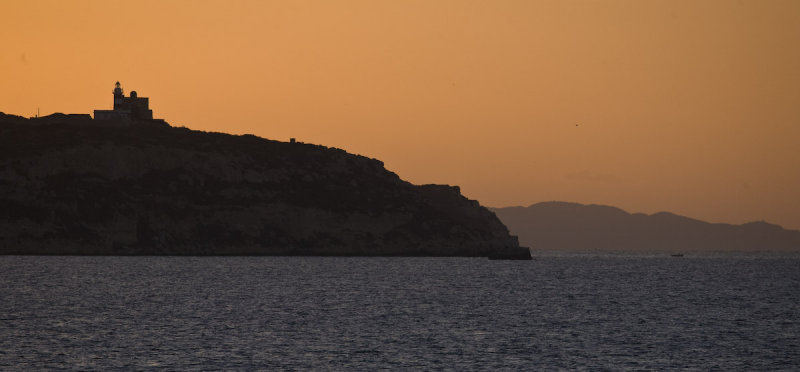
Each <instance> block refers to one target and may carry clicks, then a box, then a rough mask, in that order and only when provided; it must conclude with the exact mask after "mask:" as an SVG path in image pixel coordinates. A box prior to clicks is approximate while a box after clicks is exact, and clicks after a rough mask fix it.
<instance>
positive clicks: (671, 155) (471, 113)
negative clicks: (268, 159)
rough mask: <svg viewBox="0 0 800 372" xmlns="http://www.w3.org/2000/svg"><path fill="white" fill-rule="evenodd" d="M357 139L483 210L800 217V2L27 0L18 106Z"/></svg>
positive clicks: (21, 17)
mask: <svg viewBox="0 0 800 372" xmlns="http://www.w3.org/2000/svg"><path fill="white" fill-rule="evenodd" d="M117 80H119V81H120V82H122V84H123V88H125V90H126V92H127V91H130V90H136V91H138V93H139V95H140V96H146V97H150V102H151V108H152V109H153V111H154V114H155V116H156V117H160V118H165V119H166V120H167V121H169V122H170V123H171V124H173V125H185V126H188V127H190V128H193V129H199V130H211V131H220V132H229V133H252V134H256V135H259V136H262V137H266V138H271V139H278V140H288V138H289V137H297V139H298V140H299V141H304V142H310V143H317V144H324V145H327V146H331V147H340V148H343V149H346V150H348V151H350V152H354V153H358V154H362V155H367V156H370V157H375V158H379V159H381V160H383V161H384V162H385V164H386V166H387V168H388V169H390V170H392V171H394V172H396V173H398V174H399V175H400V176H401V177H403V178H404V179H406V180H409V181H411V182H414V183H447V184H456V185H460V186H461V188H462V192H463V193H464V194H465V195H466V196H468V197H470V198H473V199H478V200H479V201H480V202H481V203H482V204H483V205H488V206H508V205H528V204H531V203H535V202H539V201H547V200H564V201H574V202H582V203H599V204H609V205H614V206H618V207H621V208H623V209H626V210H628V211H631V212H647V213H652V212H656V211H661V210H667V211H672V212H675V213H678V214H683V215H687V216H690V217H695V218H700V219H704V220H708V221H712V222H732V223H742V222H746V221H752V220H767V221H769V222H773V223H778V224H781V225H784V226H785V227H789V228H794V229H800V192H799V191H798V190H800V1H796V0H788V1H770V0H752V1H735V0H723V1H713V0H703V1H697V0H668V1H656V0H648V1H641V0H630V1H611V0H604V1H588V0H586V1H572V0H553V1H536V0H521V1H502V0H487V1H469V0H455V1H448V0H436V1H430V0H420V1H416V0H403V1H381V0H377V1H376V0H364V1H345V0H337V1H327V0H322V1H266V0H263V1H262V0H256V1H232V0H225V1H202V0H191V1H169V0H158V1H125V2H123V1H108V0H97V1H62V0H55V1H35V0H34V1H31V0H25V1H11V0H3V1H2V3H0V111H3V112H6V113H12V114H18V115H23V116H32V115H34V114H35V113H36V109H37V107H39V108H40V109H41V113H42V115H45V114H50V113H53V112H65V113H88V112H91V110H93V109H97V108H99V109H108V108H110V107H111V103H112V95H111V89H112V88H113V84H114V82H115V81H117Z"/></svg>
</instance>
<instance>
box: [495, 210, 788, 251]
mask: <svg viewBox="0 0 800 372" xmlns="http://www.w3.org/2000/svg"><path fill="white" fill-rule="evenodd" d="M490 209H491V210H492V211H494V212H495V213H496V214H497V216H498V217H499V218H500V220H501V221H503V223H505V224H506V226H508V228H509V229H510V230H511V233H512V234H515V235H518V236H519V238H520V242H521V244H523V245H527V246H530V247H531V248H533V249H543V250H567V251H662V252H692V251H706V252H710V251H800V231H795V230H785V229H783V228H781V227H780V226H778V225H773V224H769V223H766V222H751V223H746V224H743V225H730V224H721V223H708V222H704V221H700V220H696V219H692V218H688V217H683V216H678V215H675V214H672V213H667V212H660V213H655V214H652V215H647V214H642V213H634V214H631V213H628V212H625V211H623V210H621V209H619V208H615V207H609V206H603V205H583V204H577V203H566V202H544V203H538V204H533V205H531V206H529V207H507V208H490Z"/></svg>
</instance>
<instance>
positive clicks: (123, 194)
mask: <svg viewBox="0 0 800 372" xmlns="http://www.w3.org/2000/svg"><path fill="white" fill-rule="evenodd" d="M35 124H40V125H35ZM0 253H2V254H104V255H105V254H111V255H130V254H153V255H242V254H247V255H367V256H372V255H420V256H501V257H522V258H529V257H530V254H529V252H528V250H527V249H526V248H520V247H519V245H518V243H517V239H516V237H513V236H510V235H509V233H508V229H506V227H505V226H504V225H503V224H502V223H501V222H500V221H499V220H498V219H497V217H496V216H495V215H494V214H493V213H492V212H490V211H489V210H487V209H486V208H483V207H481V206H480V205H478V203H477V202H475V201H472V200H468V199H466V198H464V197H463V196H461V194H460V193H459V190H458V188H457V187H450V186H441V185H424V186H414V185H411V184H409V183H408V182H405V181H403V180H401V179H400V178H399V177H398V176H397V175H395V174H394V173H392V172H389V171H387V170H386V169H384V168H383V163H381V162H380V161H378V160H375V159H369V158H366V157H362V156H357V155H352V154H348V153H346V152H345V151H342V150H338V149H331V148H326V147H323V146H316V145H309V144H301V143H284V142H276V141H270V140H265V139H262V138H258V137H255V136H250V135H245V136H232V135H227V134H220V133H205V132H197V131H191V130H189V129H185V128H173V127H170V126H168V125H167V124H166V123H163V122H161V123H158V122H140V123H133V124H131V125H98V124H97V123H96V122H93V121H92V120H89V119H86V118H83V117H69V116H64V115H61V116H52V117H48V118H40V119H23V118H19V117H12V116H8V115H0Z"/></svg>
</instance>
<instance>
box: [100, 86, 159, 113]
mask: <svg viewBox="0 0 800 372" xmlns="http://www.w3.org/2000/svg"><path fill="white" fill-rule="evenodd" d="M113 93H114V109H113V110H94V119H95V120H153V110H151V109H150V100H149V99H148V98H147V97H139V96H138V95H137V94H136V91H133V90H132V91H131V95H130V97H125V94H124V93H123V92H122V87H121V86H120V85H119V81H118V82H117V83H116V84H115V85H114V92H113Z"/></svg>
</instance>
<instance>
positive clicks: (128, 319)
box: [0, 253, 800, 371]
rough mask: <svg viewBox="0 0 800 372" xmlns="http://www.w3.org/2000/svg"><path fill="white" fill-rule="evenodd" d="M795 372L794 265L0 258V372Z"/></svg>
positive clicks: (656, 258) (749, 261) (660, 258)
mask: <svg viewBox="0 0 800 372" xmlns="http://www.w3.org/2000/svg"><path fill="white" fill-rule="evenodd" d="M384 369H389V370H457V371H461V370H592V371H594V370H613V371H620V370H702V371H707V370H718V371H754V370H756V371H767V370H800V256H798V255H725V254H717V255H700V256H695V255H691V254H687V255H685V256H683V257H671V256H669V255H666V254H665V255H633V254H558V253H550V254H534V260H533V261H490V260H487V259H483V258H357V257H340V258H335V257H59V256H2V257H0V370H4V371H5V370H13V371H17V370H31V371H39V370H82V371H83V370H102V371H109V370H112V371H113V370H181V371H184V370H185V371H193V370H348V371H349V370H370V371H372V370H384Z"/></svg>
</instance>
